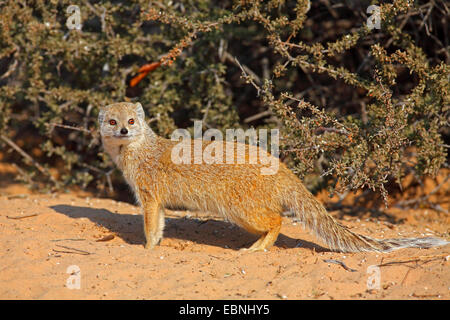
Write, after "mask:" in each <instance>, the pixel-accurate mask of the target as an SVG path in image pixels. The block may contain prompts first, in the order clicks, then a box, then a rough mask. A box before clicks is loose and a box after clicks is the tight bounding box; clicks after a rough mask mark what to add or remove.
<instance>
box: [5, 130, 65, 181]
mask: <svg viewBox="0 0 450 320" xmlns="http://www.w3.org/2000/svg"><path fill="white" fill-rule="evenodd" d="M0 139H2V140H3V141H4V142H6V143H7V144H8V145H9V146H10V147H11V148H13V149H14V150H16V151H17V152H18V153H19V154H20V155H21V156H22V157H24V158H25V159H26V160H28V161H30V162H31V163H32V164H33V165H34V166H35V167H36V168H37V169H38V170H39V171H40V172H41V173H42V174H44V175H46V176H48V177H49V178H50V180H51V181H52V182H53V183H54V184H55V185H58V182H57V181H56V180H55V178H53V176H52V175H51V174H50V172H49V171H48V170H47V169H45V168H44V167H43V166H41V165H40V164H39V163H38V162H37V161H35V160H34V159H33V158H32V157H31V156H30V155H29V154H28V153H26V152H25V151H23V149H22V148H20V147H19V146H18V145H17V144H15V143H14V142H13V141H12V140H11V139H9V138H8V137H6V136H4V135H2V134H0Z"/></svg>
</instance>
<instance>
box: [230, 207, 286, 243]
mask: <svg viewBox="0 0 450 320" xmlns="http://www.w3.org/2000/svg"><path fill="white" fill-rule="evenodd" d="M250 217H251V219H248V220H247V221H246V222H245V223H239V224H240V225H241V227H243V228H244V229H246V230H247V231H249V232H251V233H256V234H260V235H261V237H260V238H259V239H258V240H257V241H256V242H255V243H254V244H253V245H252V246H251V247H250V248H242V249H241V251H245V252H255V251H265V250H267V249H269V248H270V247H271V246H272V245H273V244H274V243H275V241H276V240H277V238H278V234H279V233H280V229H281V216H280V215H279V214H278V213H276V212H272V211H267V210H265V211H261V210H260V211H258V212H257V214H255V215H250Z"/></svg>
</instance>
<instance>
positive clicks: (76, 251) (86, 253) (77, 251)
mask: <svg viewBox="0 0 450 320" xmlns="http://www.w3.org/2000/svg"><path fill="white" fill-rule="evenodd" d="M56 246H57V247H60V248H64V249H68V250H73V251H62V250H56V249H53V251H55V252H59V253H75V254H81V255H84V256H87V255H90V254H92V253H90V252H87V251H84V250H80V249H76V248H71V247H66V246H61V245H58V244H57V245H56Z"/></svg>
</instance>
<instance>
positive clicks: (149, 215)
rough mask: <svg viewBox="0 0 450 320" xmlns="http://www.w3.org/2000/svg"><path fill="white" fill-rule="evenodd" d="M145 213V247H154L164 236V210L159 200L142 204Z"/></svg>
mask: <svg viewBox="0 0 450 320" xmlns="http://www.w3.org/2000/svg"><path fill="white" fill-rule="evenodd" d="M142 207H143V215H144V234H145V240H146V242H145V248H146V249H153V248H154V247H155V245H157V244H158V243H159V242H160V241H161V238H162V235H163V230H164V210H163V209H162V208H161V206H160V204H159V203H158V202H157V201H146V202H144V203H143V204H142Z"/></svg>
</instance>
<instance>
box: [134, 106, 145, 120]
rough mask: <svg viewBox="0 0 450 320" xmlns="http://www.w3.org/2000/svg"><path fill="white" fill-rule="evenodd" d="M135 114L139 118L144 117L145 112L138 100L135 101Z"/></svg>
mask: <svg viewBox="0 0 450 320" xmlns="http://www.w3.org/2000/svg"><path fill="white" fill-rule="evenodd" d="M136 114H137V115H138V117H139V118H140V119H145V112H144V109H143V108H142V105H141V104H140V103H139V102H136Z"/></svg>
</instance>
